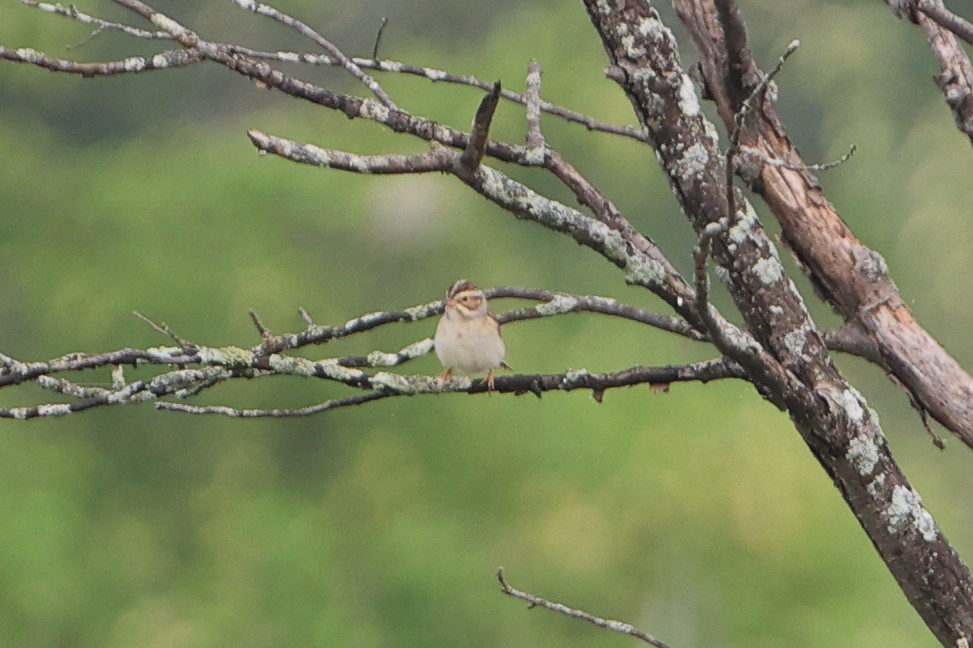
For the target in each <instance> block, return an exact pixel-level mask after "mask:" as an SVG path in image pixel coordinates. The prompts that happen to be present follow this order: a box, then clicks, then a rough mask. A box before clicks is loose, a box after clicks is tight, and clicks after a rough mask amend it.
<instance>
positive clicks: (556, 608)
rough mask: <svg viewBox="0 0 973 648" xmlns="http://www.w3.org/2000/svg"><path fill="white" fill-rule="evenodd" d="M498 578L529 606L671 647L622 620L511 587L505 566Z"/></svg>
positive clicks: (505, 589) (658, 647)
mask: <svg viewBox="0 0 973 648" xmlns="http://www.w3.org/2000/svg"><path fill="white" fill-rule="evenodd" d="M497 580H498V581H500V591H501V592H503V593H504V594H506V595H507V596H512V597H514V598H518V599H520V600H522V601H527V603H528V606H527V607H528V608H535V607H542V608H545V609H548V610H551V611H552V612H557V613H558V614H563V615H564V616H567V617H571V618H572V619H580V620H582V621H587V622H588V623H591V624H593V625H596V626H598V627H599V628H604V629H606V630H611V631H612V632H618V633H621V634H625V635H628V636H630V637H635V638H636V639H639V640H640V641H644V642H645V643H647V644H649V645H651V646H655V647H656V648H669V646H668V645H667V644H665V643H663V642H662V641H660V640H658V639H656V638H655V637H653V636H652V635H650V634H648V633H647V632H643V631H642V630H639V629H638V628H636V627H635V626H633V625H631V624H628V623H624V622H622V621H615V620H614V619H603V618H602V617H598V616H595V615H593V614H590V613H588V612H585V611H584V610H578V609H576V608H572V607H568V606H567V605H564V604H563V603H556V602H554V601H548V600H547V599H543V598H541V597H539V596H534V595H533V594H529V593H528V592H524V591H522V590H519V589H517V588H515V587H511V586H510V585H508V584H507V581H506V579H505V578H504V576H503V567H501V568H500V569H498V570H497Z"/></svg>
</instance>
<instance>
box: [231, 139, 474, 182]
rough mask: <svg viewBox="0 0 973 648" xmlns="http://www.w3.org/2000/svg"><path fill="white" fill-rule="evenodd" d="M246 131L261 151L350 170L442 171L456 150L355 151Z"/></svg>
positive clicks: (367, 171) (388, 171) (389, 172)
mask: <svg viewBox="0 0 973 648" xmlns="http://www.w3.org/2000/svg"><path fill="white" fill-rule="evenodd" d="M247 135H249V137H250V141H251V142H253V145H254V146H256V147H257V148H258V149H259V150H260V151H261V152H262V153H271V154H273V155H277V156H280V157H283V158H286V159H288V160H291V161H293V162H300V163H301V164H309V165H311V166H319V167H329V168H332V169H338V170H339V171H350V172H352V173H372V174H378V175H384V174H402V173H431V172H436V171H438V172H446V171H448V170H449V167H450V165H451V164H452V163H454V161H455V160H456V159H457V158H458V155H457V154H455V153H452V152H451V151H449V150H447V149H444V148H441V147H440V148H438V149H436V150H433V151H429V152H427V153H416V154H414V155H356V154H354V153H346V152H344V151H336V150H334V149H323V148H320V147H317V146H314V145H313V144H297V143H296V142H293V141H291V140H286V139H283V138H280V137H276V136H274V135H268V134H267V133H264V132H262V131H259V130H257V129H250V130H249V131H247Z"/></svg>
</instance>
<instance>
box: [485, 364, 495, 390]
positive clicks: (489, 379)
mask: <svg viewBox="0 0 973 648" xmlns="http://www.w3.org/2000/svg"><path fill="white" fill-rule="evenodd" d="M484 380H485V382H486V386H487V393H490V392H492V391H493V369H491V370H490V371H489V373H487V376H486V378H485V379H484Z"/></svg>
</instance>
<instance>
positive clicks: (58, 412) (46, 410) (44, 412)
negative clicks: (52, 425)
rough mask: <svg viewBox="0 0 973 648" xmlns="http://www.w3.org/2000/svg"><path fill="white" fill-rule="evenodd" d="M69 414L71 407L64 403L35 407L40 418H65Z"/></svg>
mask: <svg viewBox="0 0 973 648" xmlns="http://www.w3.org/2000/svg"><path fill="white" fill-rule="evenodd" d="M70 413H71V406H70V405H67V404H65V403H55V404H53V405H38V406H37V414H38V415H40V416H67V415H68V414H70Z"/></svg>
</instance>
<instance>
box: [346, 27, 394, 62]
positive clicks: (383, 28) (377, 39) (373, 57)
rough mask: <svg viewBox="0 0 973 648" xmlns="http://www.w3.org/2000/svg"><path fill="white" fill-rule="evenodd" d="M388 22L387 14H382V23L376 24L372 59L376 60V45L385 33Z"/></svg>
mask: <svg viewBox="0 0 973 648" xmlns="http://www.w3.org/2000/svg"><path fill="white" fill-rule="evenodd" d="M388 24H389V18H388V16H382V24H381V25H379V26H378V32H377V33H376V34H375V45H373V46H372V60H378V45H379V43H381V42H382V34H383V33H385V26H386V25H388ZM352 61H354V59H352Z"/></svg>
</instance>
